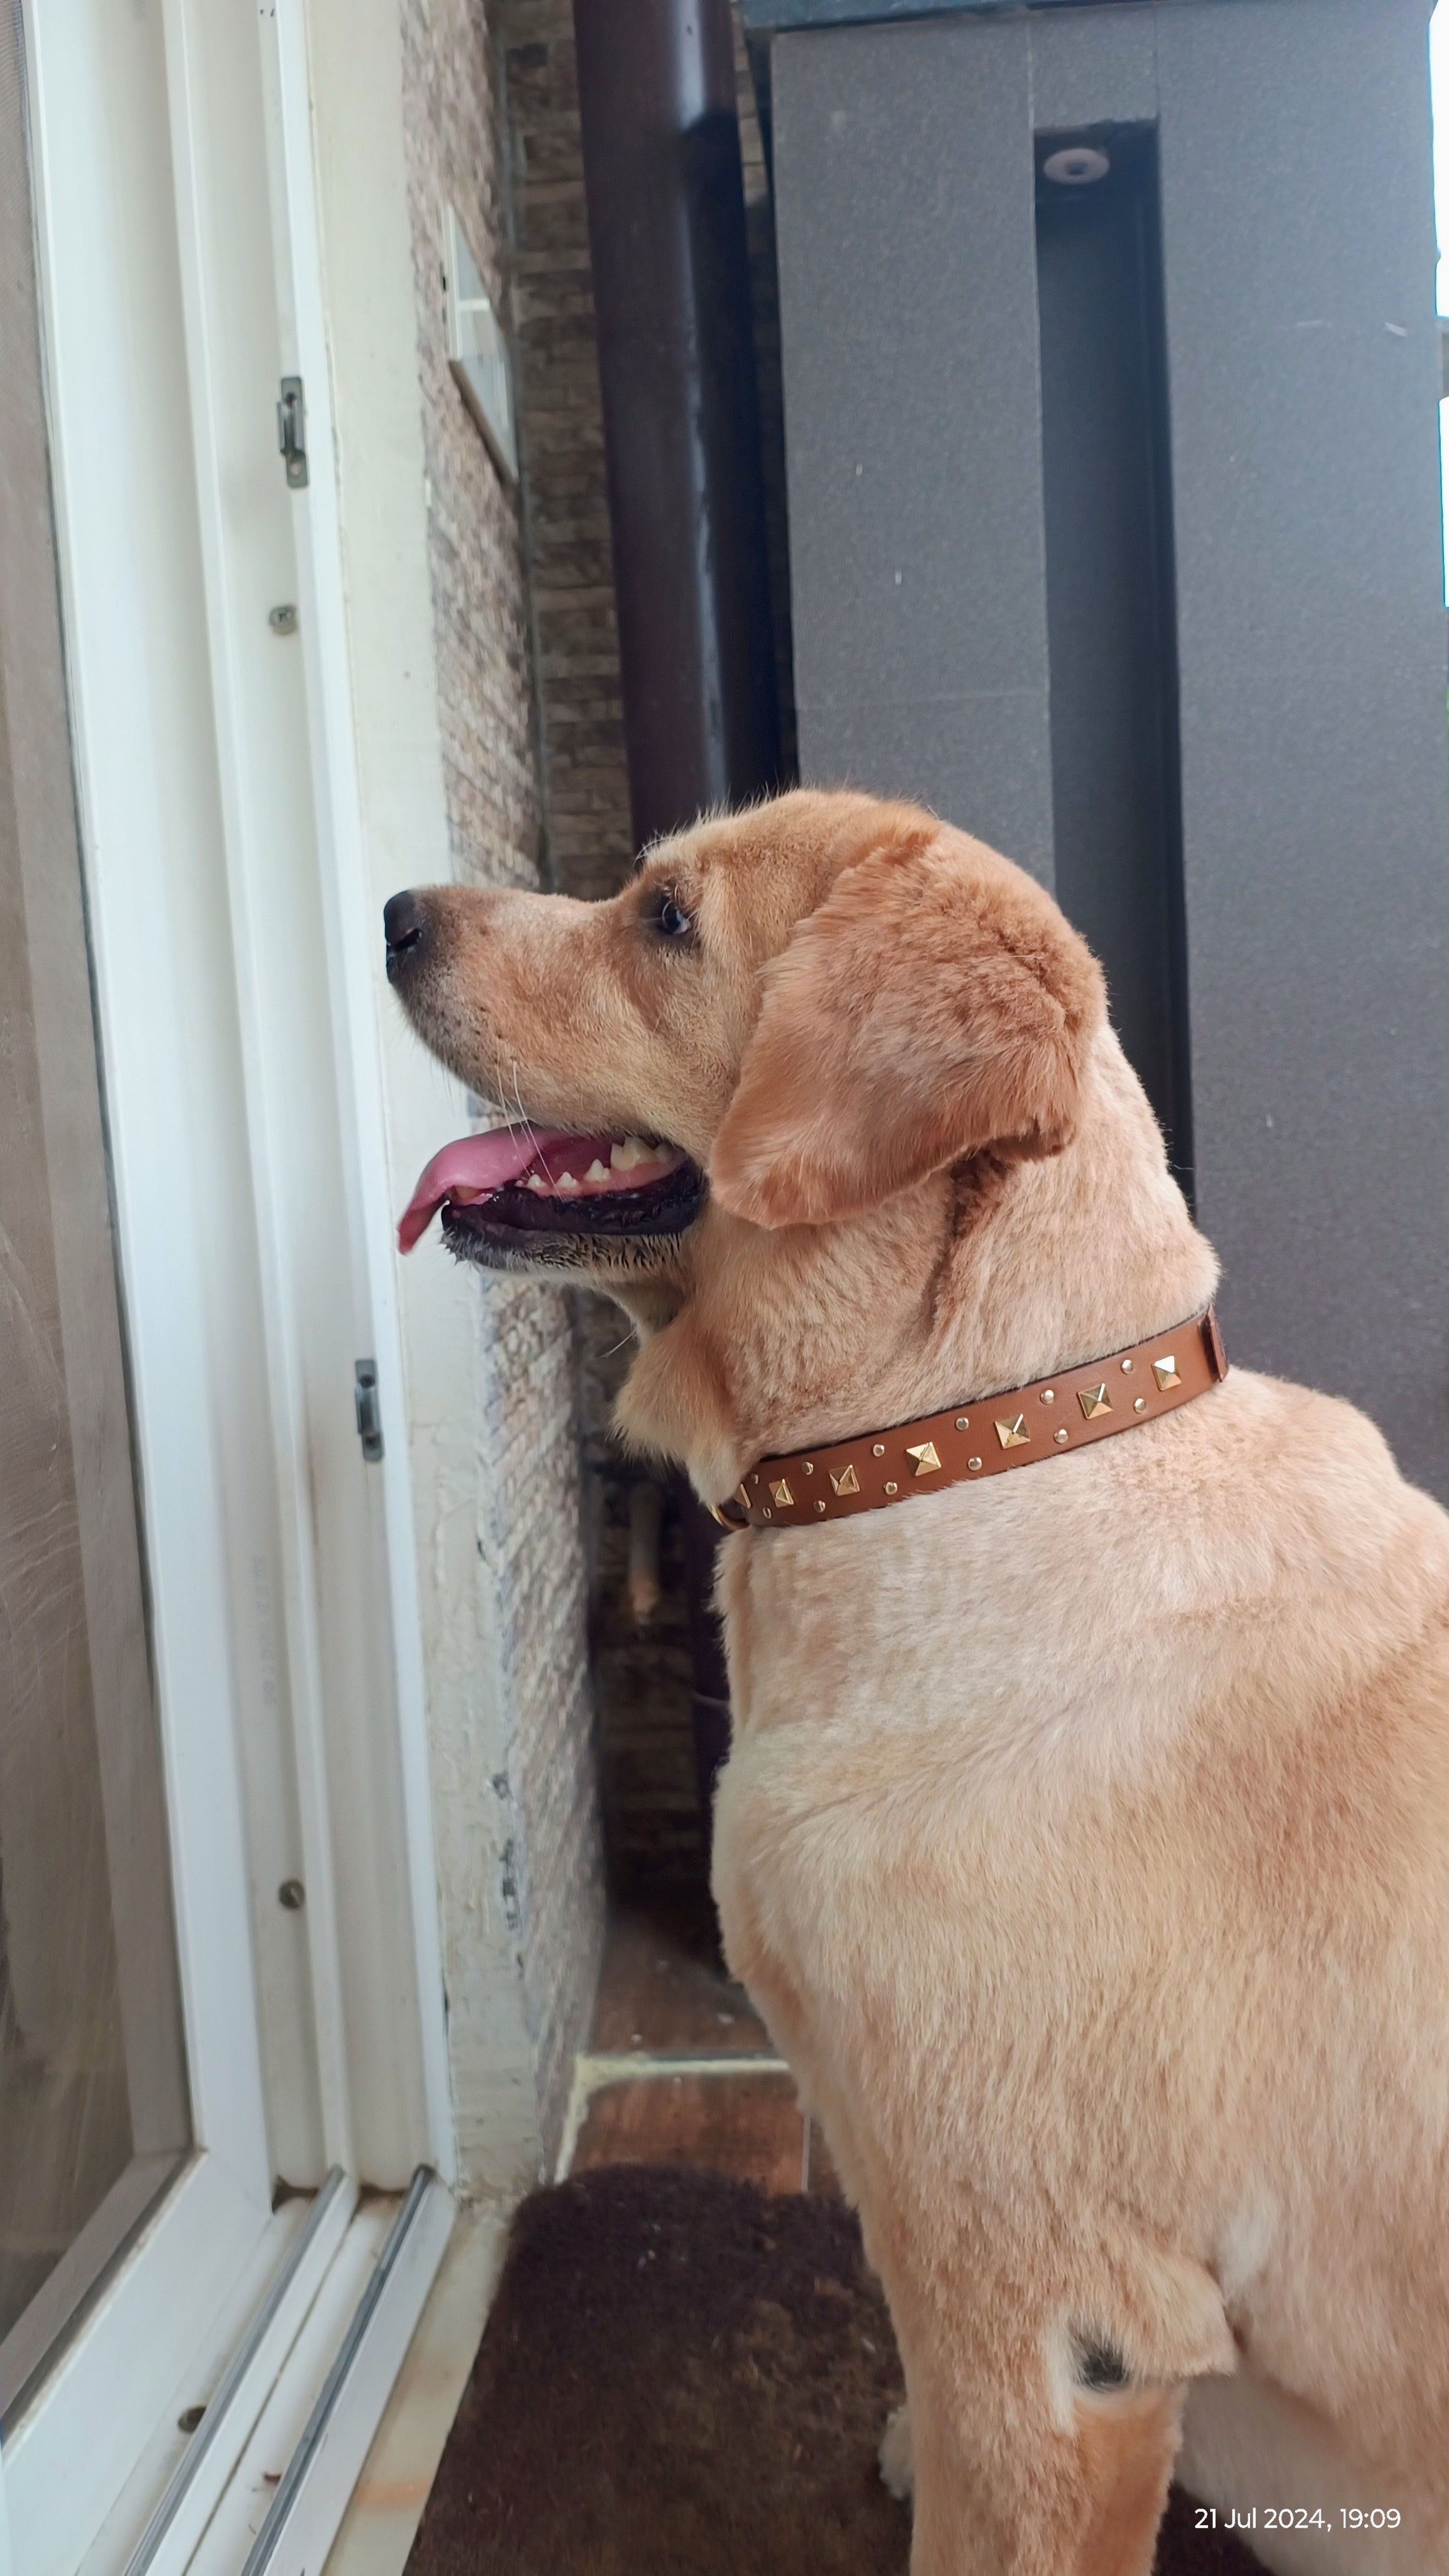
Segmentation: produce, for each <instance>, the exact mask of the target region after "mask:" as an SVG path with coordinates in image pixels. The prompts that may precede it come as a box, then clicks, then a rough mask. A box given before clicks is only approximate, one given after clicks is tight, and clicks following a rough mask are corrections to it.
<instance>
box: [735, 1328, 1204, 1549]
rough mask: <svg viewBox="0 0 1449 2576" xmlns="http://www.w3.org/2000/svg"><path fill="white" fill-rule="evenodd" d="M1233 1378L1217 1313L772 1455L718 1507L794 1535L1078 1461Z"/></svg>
mask: <svg viewBox="0 0 1449 2576" xmlns="http://www.w3.org/2000/svg"><path fill="white" fill-rule="evenodd" d="M1227 1373H1228V1362H1227V1354H1226V1353H1225V1351H1224V1349H1223V1338H1222V1335H1221V1333H1220V1332H1219V1331H1218V1324H1217V1317H1216V1315H1215V1314H1214V1313H1213V1310H1212V1308H1211V1306H1209V1307H1208V1308H1207V1310H1206V1312H1205V1313H1203V1314H1201V1315H1194V1316H1193V1317H1191V1318H1190V1320H1189V1321H1188V1322H1187V1323H1185V1324H1178V1325H1176V1326H1175V1327H1174V1328H1173V1330H1172V1331H1171V1332H1167V1333H1154V1334H1153V1336H1152V1339H1151V1340H1150V1341H1146V1342H1134V1343H1133V1345H1132V1348H1131V1349H1130V1350H1128V1351H1114V1352H1113V1353H1112V1356H1111V1358H1110V1359H1105V1360H1091V1361H1089V1362H1088V1363H1087V1365H1086V1367H1085V1368H1074V1369H1062V1370H1059V1371H1058V1373H1057V1375H1056V1376H1055V1377H1042V1378H1037V1379H1036V1380H1035V1382H1034V1383H1033V1384H1032V1385H1031V1386H1014V1387H1011V1388H1009V1389H1008V1391H1007V1392H1006V1393H1005V1394H1004V1395H987V1396H981V1397H979V1398H977V1399H976V1400H974V1401H973V1400H971V1399H970V1398H968V1399H967V1402H966V1403H965V1404H963V1405H959V1406H958V1405H952V1406H951V1407H950V1408H949V1410H948V1411H947V1412H945V1413H928V1414H925V1415H923V1416H922V1418H921V1419H920V1421H918V1422H901V1423H897V1424H896V1425H895V1427H894V1428H893V1429H892V1430H889V1431H865V1432H862V1433H861V1434H860V1436H859V1438H858V1439H855V1440H840V1441H837V1442H836V1443H835V1445H834V1446H833V1447H832V1448H829V1449H795V1450H792V1451H791V1452H790V1454H789V1455H788V1457H783V1458H762V1459H761V1460H760V1463H759V1465H758V1466H757V1467H752V1468H751V1469H750V1472H749V1474H748V1475H747V1476H746V1477H745V1478H744V1480H743V1482H742V1483H741V1484H739V1485H737V1486H736V1488H735V1490H734V1493H733V1494H732V1495H731V1496H730V1499H729V1501H728V1502H726V1503H711V1505H710V1510H711V1511H712V1512H713V1513H714V1516H715V1519H716V1520H717V1521H718V1522H719V1524H720V1526H721V1528H722V1529H732V1530H737V1529H764V1528H766V1527H769V1528H772V1529H781V1528H786V1529H793V1528H795V1527H797V1526H798V1525H799V1524H800V1523H802V1522H813V1521H838V1520H844V1519H846V1518H847V1517H848V1515H849V1514H850V1513H852V1512H875V1511H880V1510H881V1509H882V1508H883V1507H884V1505H885V1504H887V1503H894V1502H903V1501H904V1500H905V1498H906V1496H907V1495H908V1494H928V1493H936V1492H938V1491H939V1490H940V1488H941V1486H942V1485H968V1484H974V1483H975V1482H976V1481H977V1480H978V1479H979V1478H981V1477H983V1476H1001V1475H1004V1474H1005V1473H1006V1470H1007V1468H1008V1467H1030V1466H1033V1465H1034V1464H1035V1462H1036V1461H1037V1460H1038V1459H1039V1458H1054V1457H1059V1456H1068V1457H1069V1456H1070V1455H1071V1452H1072V1451H1073V1450H1074V1449H1085V1448H1087V1447H1088V1446H1089V1444H1090V1443H1091V1442H1092V1441H1094V1440H1110V1439H1111V1437H1112V1434H1113V1432H1114V1431H1131V1430H1133V1429H1134V1428H1135V1427H1136V1425H1137V1424H1138V1423H1139V1422H1156V1421H1157V1420H1158V1419H1159V1417H1160V1416H1161V1415H1162V1414H1164V1413H1175V1412H1176V1410H1177V1408H1178V1406H1179V1405H1180V1404H1190V1403H1191V1402H1192V1399H1193V1397H1194V1396H1195V1395H1206V1394H1207V1392H1208V1389H1209V1388H1210V1387H1214V1386H1216V1385H1218V1383H1219V1382H1220V1380H1221V1379H1223V1378H1225V1377H1226V1376H1227Z"/></svg>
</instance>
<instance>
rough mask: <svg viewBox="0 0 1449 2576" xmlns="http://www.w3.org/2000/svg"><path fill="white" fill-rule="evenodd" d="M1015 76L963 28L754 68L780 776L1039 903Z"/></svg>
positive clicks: (1041, 809) (1044, 840)
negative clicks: (772, 389)
mask: <svg viewBox="0 0 1449 2576" xmlns="http://www.w3.org/2000/svg"><path fill="white" fill-rule="evenodd" d="M1028 76H1029V61H1028V55H1027V48H1026V44H1025V41H1024V31H1023V30H1022V29H1021V28H1019V27H1015V26H991V25H987V24H982V23H979V22H977V23H971V22H969V21H967V22H960V23H956V24H946V25H935V26H932V25H914V26H907V27H900V28H891V29H859V30H844V31H840V32H835V33H829V34H822V35H804V36H791V37H785V38H783V39H782V40H781V41H780V42H779V43H778V44H777V45H776V46H775V48H774V120H775V172H776V187H777V223H778V242H779V259H780V301H781V323H782V333H783V342H784V370H785V424H786V441H787V451H788V466H789V498H790V548H791V579H792V587H793V595H794V618H795V693H796V703H797V708H798V715H799V728H800V757H801V767H802V772H803V774H805V775H806V776H808V777H812V778H820V779H836V778H840V777H842V776H845V775H848V776H849V777H850V778H851V779H852V780H853V781H854V782H855V783H856V784H858V785H862V786H870V787H876V788H879V789H881V790H883V791H887V792H889V791H896V790H900V789H909V790H910V791H911V792H912V793H914V794H915V795H917V796H919V797H922V798H924V800H925V801H926V802H927V803H929V804H932V805H935V806H937V807H938V808H939V809H940V811H942V812H943V813H947V814H950V815H951V816H952V818H953V819H954V820H956V821H958V822H961V823H964V824H968V825H969V826H970V827H971V828H972V829H973V830H976V831H979V832H981V833H982V834H983V835H984V836H985V837H986V838H987V839H989V840H993V841H995V842H997V843H999V845H1000V846H1001V847H1002V848H1004V849H1006V850H1008V851H1010V853H1011V855H1012V856H1013V857H1014V858H1017V859H1020V860H1021V861H1022V862H1023V864H1024V865H1025V866H1027V867H1029V868H1032V869H1033V870H1034V871H1035V872H1036V873H1037V874H1038V875H1039V876H1040V877H1042V878H1043V879H1044V880H1045V881H1046V882H1048V883H1049V882H1050V878H1051V851H1052V833H1051V769H1050V761H1049V758H1048V755H1047V642H1046V591H1045V567H1044V555H1043V541H1042V501H1041V435H1040V401H1039V389H1038V376H1039V358H1038V347H1037V319H1036V261H1035V246H1034V236H1033V218H1032V202H1033V185H1034V180H1033V166H1032V151H1031V127H1030V117H1029V112H1028Z"/></svg>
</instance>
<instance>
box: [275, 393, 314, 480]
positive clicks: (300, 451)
mask: <svg viewBox="0 0 1449 2576" xmlns="http://www.w3.org/2000/svg"><path fill="white" fill-rule="evenodd" d="M277 445H278V447H279V448H280V449H281V451H282V461H283V463H284V464H285V466H286V469H287V488H288V490H289V491H292V492H300V491H301V490H302V489H303V487H304V486H305V484H306V481H307V405H306V401H305V399H304V397H303V393H302V379H301V377H300V376H283V378H282V399H281V401H280V402H279V403H278V405H277Z"/></svg>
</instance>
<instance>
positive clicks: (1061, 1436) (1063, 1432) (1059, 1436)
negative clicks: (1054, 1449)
mask: <svg viewBox="0 0 1449 2576" xmlns="http://www.w3.org/2000/svg"><path fill="white" fill-rule="evenodd" d="M1066 1437H1067V1426H1066V1424H1065V1423H1063V1424H1062V1427H1061V1429H1060V1431H1054V1432H1053V1433H1052V1438H1053V1440H1055V1441H1057V1442H1061V1441H1063V1440H1065V1439H1066Z"/></svg>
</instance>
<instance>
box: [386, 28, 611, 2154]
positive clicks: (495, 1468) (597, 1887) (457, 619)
mask: <svg viewBox="0 0 1449 2576" xmlns="http://www.w3.org/2000/svg"><path fill="white" fill-rule="evenodd" d="M401 19H402V38H403V82H404V122H405V132H406V139H407V156H408V199H409V213H410V218H411V227H412V247H413V266H414V274H415V279H416V290H417V324H418V366H419V377H420V384H421V392H422V428H423V453H424V466H425V474H426V482H425V499H426V506H427V533H428V563H429V573H430V578H431V588H432V598H433V613H434V643H435V654H436V667H437V680H438V720H439V726H440V731H441V738H442V757H443V774H444V792H445V797H446V805H447V816H448V827H449V832H450V837H451V840H452V844H453V854H454V862H455V866H456V868H457V871H458V874H459V875H460V876H462V877H468V876H472V877H474V878H477V879H487V880H490V881H496V882H505V883H508V884H514V885H535V884H538V883H539V882H540V880H541V873H542V870H543V867H544V851H545V835H544V812H543V804H542V800H541V795H540V775H539V760H538V733H537V724H538V711H537V709H536V706H535V699H534V690H533V649H534V647H533V636H532V633H531V631H530V602H529V591H528V584H527V582H526V580H525V572H524V544H523V531H522V519H521V500H520V495H519V494H518V493H517V492H515V491H513V490H511V489H510V488H509V486H508V485H507V484H506V482H505V481H504V479H503V477H502V476H501V475H500V474H499V472H498V470H497V468H496V467H495V465H494V463H493V461H492V459H491V457H490V456H489V453H488V451H487V449H486V447H485V446H484V443H483V439H482V437H481V435H480V433H479V431H478V429H477V426H476V424H475V423H474V421H473V418H472V415H471V414H470V412H469V411H468V409H467V406H466V405H465V403H464V401H463V399H462V396H461V394H460V393H459V391H458V388H457V386H456V385H455V383H454V381H453V378H452V375H451V373H450V371H449V367H448V362H447V349H446V337H445V308H444V297H443V274H442V242H443V233H442V221H443V210H444V207H445V205H446V204H447V203H448V202H450V201H451V203H452V204H453V205H454V206H455V207H456V209H457V211H458V214H459V216H460V218H461V221H462V224H463V229H464V231H465V232H466V234H467V236H468V239H469V242H470V244H471V246H472V249H473V253H474V256H475V257H476V259H477V260H478V263H479V266H480V268H481V270H482V273H483V277H484V280H485V283H486V284H487V286H488V289H489V292H490V293H491V294H492V295H493V296H494V298H495V301H497V302H498V303H499V305H500V308H501V309H504V310H506V292H507V284H508V267H509V240H508V191H507V185H506V172H505V168H504V162H503V148H502V128H501V117H500V98H499V92H498V87H497V69H498V66H497V59H496V54H495V49H494V46H493V43H492V39H491V35H490V31H489V28H488V25H487V21H486V18H485V13H484V10H483V7H482V5H481V0H402V11H401ZM606 578H607V577H606ZM538 604H539V603H538V596H537V593H535V599H534V603H533V605H534V610H535V612H536V611H537V608H538ZM478 1295H479V1298H480V1300H481V1303H482V1308H483V1342H484V1363H483V1387H484V1420H483V1423H482V1425H481V1426H480V1429H481V1447H480V1473H479V1478H478V1486H477V1490H476V1493H475V1494H474V1495H472V1496H470V1497H468V1499H467V1502H466V1503H465V1504H463V1505H462V1506H461V1507H463V1508H469V1509H472V1510H474V1511H475V1512H476V1519H477V1547H478V1553H479V1555H480V1557H482V1559H483V1560H484V1564H485V1567H486V1569H487V1571H488V1573H489V1574H490V1576H491V1578H492V1582H491V1591H492V1595H493V1599H494V1601H495V1603H496V1605H497V1606H496V1617H497V1621H498V1627H499V1634H498V1636H497V1638H496V1641H495V1644H496V1652H497V1656H498V1663H499V1669H500V1676H501V1680H502V1683H503V1698H504V1702H505V1706H506V1712H507V1729H508V1737H507V1741H508V1752H507V1763H506V1769H505V1771H504V1773H503V1774H502V1776H500V1777H496V1778H494V1779H493V1781H492V1782H491V1790H492V1793H493V1794H494V1795H495V1796H496V1797H497V1798H498V1799H499V1800H500V1802H501V1803H502V1806H503V1808H504V1811H505V1832H504V1837H503V1863H502V1870H501V1882H502V1883H501V1885H500V1887H499V1888H498V1889H497V1890H493V1891H490V1892H489V1893H490V1897H491V1898H492V1899H494V1900H496V1902H497V1904H498V1905H500V1906H501V1908H502V1910H503V1913H504V1915H505V1917H506V1920H507V1923H508V1926H509V1929H510V1931H511V1932H512V1934H513V1937H514V1939H515V1941H516V1945H517V1955H518V1958H519V1961H520V1968H521V1975H522V1980H523V1988H524V1999H525V2009H526V2015H527V2021H528V2030H529V2037H530V2042H531V2045H532V2048H533V2053H534V2067H535V2079H536V2083H537V2088H538V2102H539V2119H540V2127H541V2134H542V2138H543V2143H544V2149H545V2153H546V2154H547V2155H551V2154H552V2151H553V2147H554V2145H555V2143H556V2140H557V2135H558V2130H559V2127H560V2124H561V2119H562V2113H563V2107H564V2103H565V2100H566V2097H567V2090H568V2083H569V2076H570V2072H571V2066H572V2057H573V2052H574V2049H575V2048H576V2047H577V2046H579V2045H580V2044H581V2040H582V2037H583V2033H584V2029H585V2026H586V2023H587V2017H588V2013H589V2009H590V2006H591V2003H592V1997H593V1987H594V1983H595V1979H596V1975H597V1967H598V1959H599V1953H600V1946H601V1940H602V1925H603V1895H602V1867H601V1855H600V1838H599V1817H598V1781H597V1761H596V1747H595V1740H594V1736H595V1730H594V1703H593V1694H592V1689H591V1685H590V1679H589V1670H588V1653H587V1580H586V1571H585V1559H584V1549H583V1541H582V1514H581V1495H580V1462H579V1441H578V1417H577V1370H576V1360H575V1351H574V1339H573V1333H572V1330H571V1323H570V1316H569V1311H568V1307H567V1304H566V1302H565V1300H564V1298H563V1297H562V1296H561V1295H560V1294H559V1293H557V1292H555V1291H554V1290H551V1289H547V1288H542V1287H536V1286H533V1285H530V1284H529V1283H527V1282H522V1281H516V1280H506V1279H498V1280H490V1279H483V1278H481V1277H480V1280H479V1284H478ZM477 1787H478V1790H479V1792H480V1793H481V1791H482V1789H483V1784H477ZM480 1848H481V1844H480ZM480 1866H481V1862H480ZM450 1907H451V1910H452V1914H453V1917H454V1919H453V1921H452V1922H451V1923H449V1922H447V1921H445V1950H446V1949H447V1948H448V1947H449V1946H450V1945H451V1944H452V1943H456V1942H458V1941H466V1940H467V1939H468V1937H469V1928H468V1927H469V1916H470V1898H469V1891H468V1890H467V1888H466V1887H462V1888H458V1887H449V1886H447V1885H446V1884H445V1888H444V1910H445V1916H447V1915H448V1913H449V1910H450ZM464 2145H465V2154H466V2139H465V2141H464Z"/></svg>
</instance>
